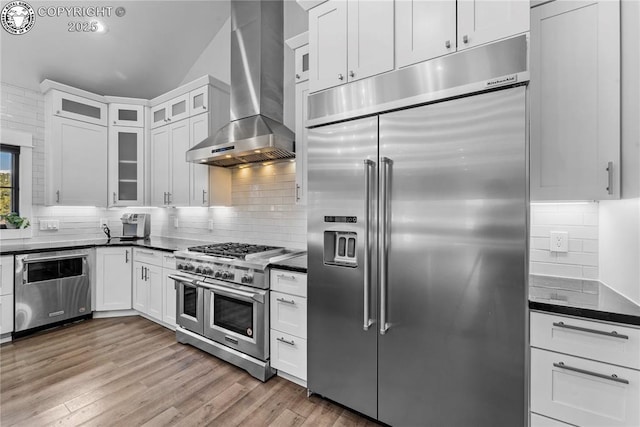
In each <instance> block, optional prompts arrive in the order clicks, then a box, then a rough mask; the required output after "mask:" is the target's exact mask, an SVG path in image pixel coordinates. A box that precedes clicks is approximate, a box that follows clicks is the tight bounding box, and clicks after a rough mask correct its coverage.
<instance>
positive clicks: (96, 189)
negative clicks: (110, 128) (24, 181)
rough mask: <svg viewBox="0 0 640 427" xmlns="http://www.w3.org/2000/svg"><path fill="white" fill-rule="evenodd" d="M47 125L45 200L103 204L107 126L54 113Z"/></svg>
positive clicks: (94, 204) (105, 201)
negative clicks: (48, 137) (49, 132)
mask: <svg viewBox="0 0 640 427" xmlns="http://www.w3.org/2000/svg"><path fill="white" fill-rule="evenodd" d="M51 126H52V129H51V137H52V140H51V143H50V144H48V146H47V147H46V149H45V150H46V154H45V158H46V159H47V162H46V176H47V177H48V179H46V180H45V186H46V188H47V203H48V204H52V205H72V206H106V205H107V199H106V197H105V195H106V194H107V162H106V161H105V159H106V158H107V151H108V150H107V128H106V127H104V126H98V125H95V124H91V123H86V122H82V121H79V120H71V119H67V118H63V117H57V116H54V117H53V118H52V119H51ZM87 177H91V179H90V180H88V179H87Z"/></svg>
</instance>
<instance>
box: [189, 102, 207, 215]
mask: <svg viewBox="0 0 640 427" xmlns="http://www.w3.org/2000/svg"><path fill="white" fill-rule="evenodd" d="M191 93H192V94H193V92H191ZM192 99H195V98H192ZM189 127H190V128H191V129H190V132H191V141H190V144H189V147H190V148H191V147H193V146H195V145H196V144H198V143H200V142H201V141H202V140H203V139H205V138H207V137H208V136H209V114H199V115H197V116H195V117H191V118H190V119H189ZM190 173H191V190H190V191H191V201H190V203H191V206H209V166H207V165H199V164H196V163H193V164H191V172H190Z"/></svg>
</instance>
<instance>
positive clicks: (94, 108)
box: [52, 90, 107, 126]
mask: <svg viewBox="0 0 640 427" xmlns="http://www.w3.org/2000/svg"><path fill="white" fill-rule="evenodd" d="M52 93H53V114H55V115H56V116H60V117H66V118H69V119H74V120H80V121H83V122H87V123H93V124H96V125H101V126H106V125H107V105H106V104H104V103H102V102H98V101H94V100H92V99H87V98H83V97H80V96H76V95H71V94H69V93H64V92H60V91H58V90H53V91H52Z"/></svg>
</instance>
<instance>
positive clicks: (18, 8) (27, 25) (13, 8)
mask: <svg viewBox="0 0 640 427" xmlns="http://www.w3.org/2000/svg"><path fill="white" fill-rule="evenodd" d="M0 19H1V20H2V28H4V29H5V31H7V32H8V33H10V34H24V33H26V32H28V31H29V30H30V29H31V28H33V24H35V22H36V14H35V12H34V10H33V8H32V7H31V5H30V4H29V3H27V2H24V1H20V0H18V1H12V2H10V3H7V4H6V5H5V7H3V8H2V15H1V18H0Z"/></svg>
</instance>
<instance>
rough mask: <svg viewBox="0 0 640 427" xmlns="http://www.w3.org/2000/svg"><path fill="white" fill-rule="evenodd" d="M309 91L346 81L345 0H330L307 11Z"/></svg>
mask: <svg viewBox="0 0 640 427" xmlns="http://www.w3.org/2000/svg"><path fill="white" fill-rule="evenodd" d="M309 61H310V66H311V68H310V69H309V85H310V89H311V91H312V92H315V91H318V90H322V89H328V88H330V87H333V86H337V85H340V84H342V83H346V81H347V3H346V1H339V0H333V1H328V2H326V3H323V4H321V5H320V6H318V7H315V8H313V9H311V10H310V11H309Z"/></svg>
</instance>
